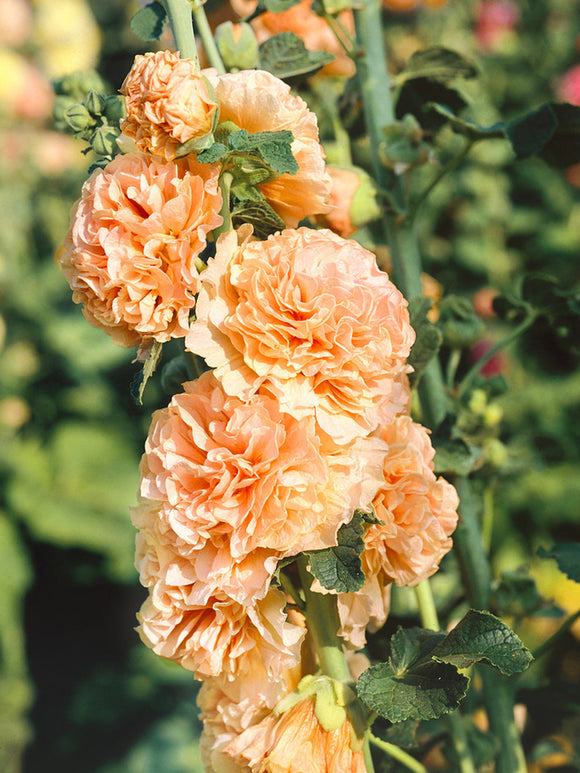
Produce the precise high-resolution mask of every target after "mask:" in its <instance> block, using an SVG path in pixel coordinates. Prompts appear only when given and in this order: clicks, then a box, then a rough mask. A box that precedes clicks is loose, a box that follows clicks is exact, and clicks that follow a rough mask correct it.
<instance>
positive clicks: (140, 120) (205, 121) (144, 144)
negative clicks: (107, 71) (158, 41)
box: [121, 51, 218, 159]
mask: <svg viewBox="0 0 580 773" xmlns="http://www.w3.org/2000/svg"><path fill="white" fill-rule="evenodd" d="M121 93H122V94H124V95H125V104H126V107H127V117H126V118H125V120H124V121H123V122H122V123H121V129H122V131H123V134H125V135H127V136H128V137H132V138H133V139H134V141H135V144H136V145H137V148H138V149H139V150H142V151H147V152H149V153H153V154H155V155H159V156H162V157H164V158H166V159H173V158H175V155H176V154H177V152H178V146H179V145H180V144H182V143H184V142H188V141H189V140H192V139H196V138H200V139H201V138H203V137H206V136H207V135H208V134H209V133H210V132H211V130H212V127H213V124H214V119H215V118H217V115H216V112H217V109H218V104H217V102H216V100H215V99H214V97H213V96H212V95H211V94H210V92H209V90H208V84H207V81H206V80H205V78H204V77H203V75H202V74H201V72H200V71H199V68H198V66H197V64H196V63H195V62H194V61H193V60H192V59H181V57H180V56H179V53H173V52H172V51H157V52H156V53H147V54H145V55H143V56H141V55H138V56H136V57H135V62H134V64H133V67H132V68H131V70H130V71H129V74H128V75H127V77H126V78H125V81H124V83H123V85H122V86H121Z"/></svg>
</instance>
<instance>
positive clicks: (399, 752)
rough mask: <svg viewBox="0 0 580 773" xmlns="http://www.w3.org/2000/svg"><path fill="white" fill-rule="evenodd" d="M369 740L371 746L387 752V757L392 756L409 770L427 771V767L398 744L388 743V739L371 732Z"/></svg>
mask: <svg viewBox="0 0 580 773" xmlns="http://www.w3.org/2000/svg"><path fill="white" fill-rule="evenodd" d="M369 740H370V742H371V743H372V744H373V746H376V747H377V749H380V750H381V751H383V752H385V753H386V754H388V755H389V757H392V758H393V759H394V760H397V762H400V763H401V764H402V765H404V766H405V767H406V768H408V769H409V770H412V771H413V773H427V768H426V767H425V766H424V765H422V764H421V763H420V762H419V760H416V759H415V758H414V757H411V755H410V754H407V752H405V751H403V749H401V748H400V747H399V746H395V744H393V743H389V742H388V741H383V739H382V738H377V736H376V735H373V734H372V733H369Z"/></svg>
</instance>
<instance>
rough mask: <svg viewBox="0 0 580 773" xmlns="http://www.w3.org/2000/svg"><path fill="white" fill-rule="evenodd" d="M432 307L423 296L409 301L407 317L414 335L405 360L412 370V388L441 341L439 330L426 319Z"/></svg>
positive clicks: (431, 303)
mask: <svg viewBox="0 0 580 773" xmlns="http://www.w3.org/2000/svg"><path fill="white" fill-rule="evenodd" d="M432 305H433V301H432V300H431V299H430V298H424V297H423V296H415V297H414V298H411V299H410V300H409V317H410V321H411V325H412V326H413V329H414V330H415V335H416V337H415V343H414V344H413V346H412V348H411V353H410V355H409V359H408V360H407V362H408V363H409V365H412V367H413V368H414V371H413V373H412V374H411V383H412V385H413V386H415V385H416V384H417V382H418V381H419V379H420V378H421V376H422V374H423V373H424V371H425V368H426V367H427V365H428V364H429V363H430V362H431V360H432V359H433V357H434V356H435V355H436V354H437V352H438V351H439V347H440V346H441V342H442V341H443V335H442V333H441V331H440V330H439V328H438V327H437V326H436V325H434V324H433V323H432V322H431V321H430V320H429V319H427V314H428V313H429V310H430V309H431V306H432Z"/></svg>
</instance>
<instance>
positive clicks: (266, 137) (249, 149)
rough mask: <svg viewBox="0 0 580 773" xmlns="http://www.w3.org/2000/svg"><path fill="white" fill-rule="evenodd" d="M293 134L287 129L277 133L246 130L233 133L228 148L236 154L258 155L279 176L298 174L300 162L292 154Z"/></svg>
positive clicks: (229, 138)
mask: <svg viewBox="0 0 580 773" xmlns="http://www.w3.org/2000/svg"><path fill="white" fill-rule="evenodd" d="M293 140H294V137H293V136H292V132H291V131H288V130H286V129H283V130H282V131H275V132H254V133H252V134H250V133H249V132H247V131H246V130H245V129H241V130H240V131H237V132H232V134H230V135H229V137H228V146H229V149H230V150H231V151H233V152H234V153H248V154H251V153H258V154H259V155H260V157H261V158H262V159H263V160H264V161H265V162H266V164H267V165H268V166H269V167H270V169H272V171H274V172H276V173H277V174H296V172H297V171H298V162H297V161H296V159H295V158H294V155H293V154H292V142H293Z"/></svg>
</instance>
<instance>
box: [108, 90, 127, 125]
mask: <svg viewBox="0 0 580 773" xmlns="http://www.w3.org/2000/svg"><path fill="white" fill-rule="evenodd" d="M104 113H105V118H106V119H107V121H108V123H110V124H111V126H119V124H120V123H121V121H122V120H123V118H124V117H125V115H126V113H127V111H126V110H125V100H124V99H123V97H118V96H117V95H116V94H111V96H109V97H107V98H106V99H105V109H104Z"/></svg>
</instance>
